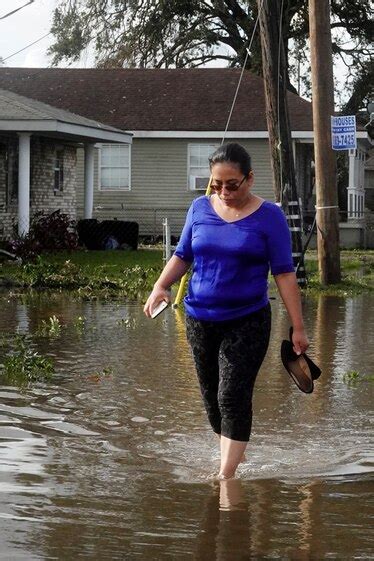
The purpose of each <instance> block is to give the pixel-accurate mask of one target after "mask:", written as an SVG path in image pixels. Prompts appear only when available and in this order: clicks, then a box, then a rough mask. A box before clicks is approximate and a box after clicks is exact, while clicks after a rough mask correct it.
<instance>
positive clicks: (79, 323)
mask: <svg viewBox="0 0 374 561" xmlns="http://www.w3.org/2000/svg"><path fill="white" fill-rule="evenodd" d="M84 324H85V318H84V317H82V316H78V317H77V318H75V320H74V327H75V330H76V331H77V333H79V334H80V335H81V334H82V333H83V331H84Z"/></svg>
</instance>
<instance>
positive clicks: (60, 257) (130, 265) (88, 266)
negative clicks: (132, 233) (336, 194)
mask: <svg viewBox="0 0 374 561" xmlns="http://www.w3.org/2000/svg"><path fill="white" fill-rule="evenodd" d="M162 258H163V252H162V249H161V248H157V249H154V248H149V247H147V248H140V249H138V250H137V251H118V250H111V251H86V250H80V251H74V252H67V251H63V252H59V253H53V254H44V255H42V256H40V257H39V258H38V259H37V261H36V262H34V263H25V264H23V265H20V264H16V263H12V262H9V261H6V262H3V263H2V264H1V263H0V285H1V284H2V285H3V286H4V285H5V286H9V287H16V286H17V285H18V287H19V288H25V287H26V288H27V287H40V288H41V287H43V288H65V289H74V290H79V291H80V293H81V294H82V295H85V296H90V295H92V296H95V297H98V296H113V295H115V294H118V295H121V296H125V297H129V298H144V295H145V294H146V293H148V292H149V291H150V290H151V289H152V286H153V284H154V282H155V280H156V279H157V277H158V275H159V274H160V272H161V270H162V266H163V259H162ZM305 264H306V270H307V274H308V287H307V288H306V289H305V292H306V293H308V294H313V293H321V292H323V293H325V294H336V295H342V296H347V295H354V294H358V293H360V292H363V291H366V290H373V289H374V251H366V250H351V251H342V252H341V269H342V282H341V283H340V284H338V285H334V286H329V287H323V286H322V285H321V284H320V282H319V278H318V263H317V252H316V251H315V250H314V251H313V250H311V251H308V252H307V254H306V259H305Z"/></svg>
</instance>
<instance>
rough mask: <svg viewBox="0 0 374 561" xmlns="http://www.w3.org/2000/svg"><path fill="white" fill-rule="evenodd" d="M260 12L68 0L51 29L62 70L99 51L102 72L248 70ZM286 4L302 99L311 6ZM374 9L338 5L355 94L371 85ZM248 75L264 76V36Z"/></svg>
mask: <svg viewBox="0 0 374 561" xmlns="http://www.w3.org/2000/svg"><path fill="white" fill-rule="evenodd" d="M278 1H279V2H281V0H278ZM256 4H257V3H256V0H60V2H59V4H58V7H57V8H56V10H55V12H54V18H53V24H52V29H51V31H52V33H53V34H54V36H55V38H56V41H55V43H54V45H53V46H52V47H51V48H50V51H49V52H50V54H51V55H52V57H53V63H55V64H57V63H59V62H61V61H63V60H66V61H76V60H78V59H79V58H80V55H81V53H82V51H84V49H86V48H87V47H88V46H92V47H93V48H94V50H95V53H96V63H97V65H98V66H100V67H123V66H124V67H150V68H170V67H179V68H181V67H197V66H202V65H205V64H207V63H209V62H211V61H217V62H218V61H220V62H224V63H226V64H227V65H228V66H231V67H235V66H242V65H243V63H244V59H245V55H246V47H247V45H248V42H249V38H250V37H251V35H252V32H253V27H254V22H255V20H256V17H257V5H256ZM282 4H283V12H282V35H283V42H284V50H285V53H286V64H287V69H288V88H289V89H291V90H293V91H295V87H294V86H293V85H292V82H294V83H297V81H298V80H297V76H298V72H299V69H301V80H303V82H304V86H305V87H306V91H308V88H309V86H310V84H309V83H308V76H309V68H308V60H309V57H308V49H307V40H308V8H307V4H308V3H307V2H305V0H283V2H282ZM370 5H371V0H332V2H331V10H332V23H331V27H332V31H333V52H334V57H335V60H336V61H338V60H340V61H343V62H344V64H345V65H346V67H347V75H348V79H349V81H350V82H351V83H352V88H353V90H354V91H356V90H355V84H356V82H360V81H361V82H363V83H364V84H368V83H369V82H368V81H369V77H370V72H369V70H370V61H372V55H371V52H370V48H371V42H372V37H373V23H372V22H371V20H370V18H368V17H367V16H368V14H369V13H370ZM247 68H248V69H249V70H251V71H253V72H255V73H257V74H261V47H260V41H259V37H258V34H257V33H256V35H255V37H254V42H253V44H252V50H251V56H250V57H248V60H247ZM367 87H368V86H367ZM357 91H358V90H357ZM360 91H363V90H362V88H361V90H360ZM364 91H366V90H365V88H364Z"/></svg>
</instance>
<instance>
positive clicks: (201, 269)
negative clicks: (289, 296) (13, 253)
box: [174, 195, 294, 321]
mask: <svg viewBox="0 0 374 561" xmlns="http://www.w3.org/2000/svg"><path fill="white" fill-rule="evenodd" d="M174 255H176V256H177V257H179V258H180V259H183V261H188V262H193V269H192V276H191V279H190V282H189V285H188V293H187V296H186V297H185V299H184V303H185V309H186V312H187V314H189V315H190V316H192V317H194V318H196V319H198V320H210V321H222V320H229V319H235V318H238V317H241V316H244V315H246V314H249V313H251V312H254V311H256V310H259V309H260V308H262V307H264V306H266V304H267V303H268V295H267V289H268V280H267V279H268V274H269V269H270V270H271V273H272V274H273V275H279V274H280V273H290V272H292V271H294V266H293V262H292V252H291V236H290V232H289V229H288V226H287V221H286V217H285V215H284V213H283V211H282V209H280V208H279V207H278V206H277V205H276V204H274V203H270V202H268V201H264V202H263V203H262V204H261V206H260V207H259V208H258V209H257V210H255V211H254V212H253V213H252V214H250V215H249V216H246V217H244V218H241V219H240V220H236V221H235V222H226V221H225V220H223V218H221V217H220V216H219V215H218V214H217V213H216V211H215V210H214V208H213V206H212V204H211V201H210V198H209V197H208V196H206V195H204V196H202V197H198V198H197V199H195V200H194V201H193V202H192V204H191V206H190V208H189V210H188V213H187V218H186V223H185V225H184V228H183V231H182V234H181V237H180V240H179V243H178V245H177V248H176V250H175V253H174Z"/></svg>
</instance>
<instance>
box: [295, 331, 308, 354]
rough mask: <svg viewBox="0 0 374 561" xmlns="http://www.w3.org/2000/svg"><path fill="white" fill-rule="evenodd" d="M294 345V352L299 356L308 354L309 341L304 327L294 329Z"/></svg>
mask: <svg viewBox="0 0 374 561" xmlns="http://www.w3.org/2000/svg"><path fill="white" fill-rule="evenodd" d="M292 343H293V350H294V352H295V353H296V354H297V355H301V354H302V353H305V352H306V350H307V348H308V347H309V341H308V336H307V334H306V333H305V329H304V328H303V327H302V328H299V329H295V328H293V333H292Z"/></svg>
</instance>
